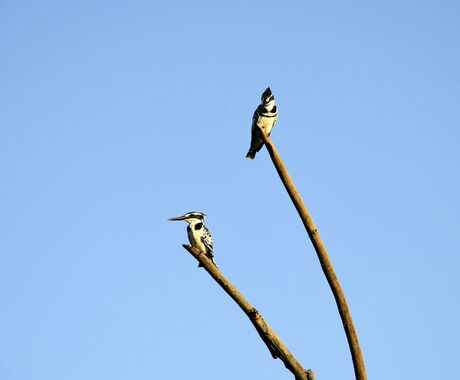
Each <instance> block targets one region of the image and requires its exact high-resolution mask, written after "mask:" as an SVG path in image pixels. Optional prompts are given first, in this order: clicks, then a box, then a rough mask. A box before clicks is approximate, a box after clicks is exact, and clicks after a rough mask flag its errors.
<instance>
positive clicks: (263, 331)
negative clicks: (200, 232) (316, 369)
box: [182, 244, 315, 380]
mask: <svg viewBox="0 0 460 380" xmlns="http://www.w3.org/2000/svg"><path fill="white" fill-rule="evenodd" d="M182 246H183V247H184V248H185V249H186V250H187V251H189V252H190V254H191V255H192V256H193V257H194V258H195V259H197V260H198V261H199V262H200V263H201V265H202V266H203V268H204V269H206V271H207V272H208V273H209V274H210V275H211V277H212V278H213V279H214V280H215V281H216V282H217V283H218V284H219V285H220V286H221V287H222V289H224V290H225V292H226V293H227V294H228V295H229V296H230V297H231V298H232V299H233V300H234V301H235V302H236V303H237V304H238V306H239V307H240V308H241V310H243V311H244V313H245V314H246V315H247V316H248V318H249V320H250V321H251V322H252V324H253V325H254V327H255V329H256V330H257V332H258V333H259V335H260V337H261V339H262V340H263V342H264V343H265V344H266V346H267V348H268V350H269V351H270V354H271V355H272V357H273V359H276V358H279V359H281V360H282V361H283V363H284V365H285V366H286V368H287V369H288V370H289V371H291V372H292V373H293V374H294V376H295V379H296V380H315V375H314V374H313V371H312V370H310V369H309V370H305V369H304V368H303V367H302V365H301V364H300V363H299V362H298V361H297V359H296V358H295V357H294V356H293V355H292V354H291V353H290V352H289V350H288V349H287V347H286V346H285V345H284V344H283V342H281V340H280V339H279V338H278V336H277V335H276V334H275V332H274V331H273V330H272V328H271V327H270V326H269V325H268V323H267V322H265V320H264V319H263V318H262V316H261V315H260V313H259V312H258V311H257V309H256V308H254V307H253V306H252V305H251V304H250V303H249V302H248V301H247V300H246V298H244V297H243V295H242V294H241V293H240V292H239V291H238V289H237V288H235V286H234V285H233V284H232V283H231V282H230V281H228V280H227V279H226V278H225V276H224V275H223V274H222V273H221V272H220V270H219V269H218V268H217V267H216V266H215V265H214V264H213V263H212V262H211V260H209V259H208V258H207V257H206V255H202V254H201V253H199V252H198V250H197V249H195V248H193V247H191V246H190V245H187V244H183V245H182Z"/></svg>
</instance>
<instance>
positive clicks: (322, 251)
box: [261, 129, 367, 380]
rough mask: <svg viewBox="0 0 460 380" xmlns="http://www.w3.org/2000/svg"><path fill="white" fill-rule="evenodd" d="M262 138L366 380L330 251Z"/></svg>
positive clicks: (357, 373) (358, 378) (358, 379)
mask: <svg viewBox="0 0 460 380" xmlns="http://www.w3.org/2000/svg"><path fill="white" fill-rule="evenodd" d="M261 135H262V137H263V139H264V142H265V146H266V147H267V150H268V153H269V155H270V158H271V159H272V161H273V164H274V165H275V168H276V171H277V172H278V174H279V176H280V178H281V181H282V182H283V185H284V187H285V188H286V190H287V192H288V194H289V197H290V198H291V200H292V203H294V206H295V208H296V209H297V212H298V213H299V216H300V219H302V222H303V225H304V226H305V229H306V230H307V233H308V236H309V237H310V240H311V242H312V243H313V247H314V248H315V251H316V254H317V255H318V259H319V262H320V264H321V268H322V269H323V272H324V275H325V276H326V279H327V282H328V283H329V286H330V287H331V290H332V293H333V295H334V298H335V302H336V303H337V308H338V309H339V314H340V317H341V318H342V323H343V327H344V329H345V333H346V335H347V340H348V345H349V347H350V352H351V357H352V360H353V367H354V369H355V377H356V380H366V379H367V375H366V369H365V368H364V360H363V356H362V353H361V348H360V346H359V341H358V336H357V335H356V330H355V326H354V325H353V320H352V319H351V314H350V310H349V309H348V305H347V301H346V299H345V294H344V293H343V290H342V287H341V286H340V283H339V280H338V279H337V276H336V274H335V272H334V268H333V267H332V263H331V260H330V259H329V256H328V254H327V251H326V248H325V247H324V244H323V242H322V240H321V237H320V236H319V232H318V229H317V228H316V226H315V223H314V222H313V219H312V218H311V216H310V213H309V212H308V210H307V208H306V207H305V204H304V203H303V200H302V198H301V197H300V195H299V193H298V192H297V189H296V187H295V186H294V183H293V182H292V179H291V177H290V176H289V173H288V171H287V169H286V167H285V166H284V163H283V161H282V160H281V157H280V156H279V154H278V152H277V151H276V149H275V146H274V145H273V143H272V141H271V139H270V137H268V136H267V135H266V134H265V133H264V132H263V130H262V129H261Z"/></svg>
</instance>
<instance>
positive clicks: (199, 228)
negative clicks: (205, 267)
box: [168, 211, 217, 267]
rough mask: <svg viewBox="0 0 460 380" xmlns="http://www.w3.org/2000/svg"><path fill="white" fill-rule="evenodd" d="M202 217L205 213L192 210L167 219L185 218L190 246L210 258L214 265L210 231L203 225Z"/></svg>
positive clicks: (204, 216)
mask: <svg viewBox="0 0 460 380" xmlns="http://www.w3.org/2000/svg"><path fill="white" fill-rule="evenodd" d="M204 218H206V215H205V214H203V213H201V212H196V211H192V212H188V213H187V214H185V215H183V216H178V217H176V218H171V219H168V220H185V221H186V222H187V223H188V226H187V235H188V240H189V241H190V244H191V245H192V247H194V248H196V249H198V250H199V251H200V252H201V253H204V254H205V255H206V257H207V258H208V259H209V260H211V261H212V263H213V264H214V265H216V263H215V262H214V252H213V250H212V238H211V233H210V232H209V230H208V229H207V228H206V226H205V225H204ZM198 266H199V267H201V266H202V265H201V263H200V264H198ZM216 266H217V265H216Z"/></svg>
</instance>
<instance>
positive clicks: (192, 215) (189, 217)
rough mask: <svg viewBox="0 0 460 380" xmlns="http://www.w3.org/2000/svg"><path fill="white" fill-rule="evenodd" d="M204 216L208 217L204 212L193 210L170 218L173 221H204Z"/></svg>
mask: <svg viewBox="0 0 460 380" xmlns="http://www.w3.org/2000/svg"><path fill="white" fill-rule="evenodd" d="M204 218H206V215H205V214H203V213H202V212H198V211H192V212H188V213H187V214H185V215H182V216H176V217H175V218H170V219H168V220H171V221H174V220H185V221H186V222H187V223H193V222H195V223H199V222H203V221H204Z"/></svg>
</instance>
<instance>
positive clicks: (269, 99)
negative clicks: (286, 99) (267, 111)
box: [261, 87, 275, 106]
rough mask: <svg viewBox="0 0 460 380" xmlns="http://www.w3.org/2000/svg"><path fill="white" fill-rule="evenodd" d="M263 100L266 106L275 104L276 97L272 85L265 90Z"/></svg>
mask: <svg viewBox="0 0 460 380" xmlns="http://www.w3.org/2000/svg"><path fill="white" fill-rule="evenodd" d="M261 102H262V104H263V105H264V106H266V105H268V104H275V97H274V96H273V93H272V90H271V89H270V87H267V89H266V90H265V91H264V92H263V94H262V96H261Z"/></svg>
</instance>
